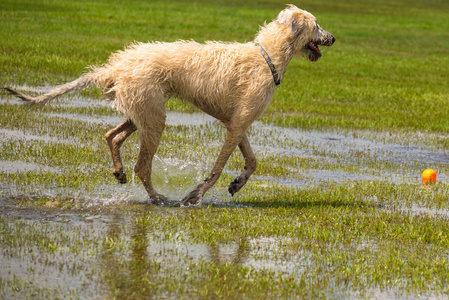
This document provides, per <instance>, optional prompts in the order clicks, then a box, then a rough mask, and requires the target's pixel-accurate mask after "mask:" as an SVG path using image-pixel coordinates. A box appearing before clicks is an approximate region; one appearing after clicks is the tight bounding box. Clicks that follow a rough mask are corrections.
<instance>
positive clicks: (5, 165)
mask: <svg viewBox="0 0 449 300" xmlns="http://www.w3.org/2000/svg"><path fill="white" fill-rule="evenodd" d="M38 171H39V172H53V173H57V172H59V169H58V168H52V167H49V166H45V165H40V164H36V163H29V162H24V161H17V160H16V161H7V160H0V172H4V173H8V174H12V173H17V172H19V173H20V172H38Z"/></svg>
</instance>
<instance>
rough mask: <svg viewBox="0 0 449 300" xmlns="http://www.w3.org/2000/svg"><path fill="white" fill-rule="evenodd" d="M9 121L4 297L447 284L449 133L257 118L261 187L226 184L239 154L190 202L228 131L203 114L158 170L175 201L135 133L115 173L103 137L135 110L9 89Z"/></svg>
mask: <svg viewBox="0 0 449 300" xmlns="http://www.w3.org/2000/svg"><path fill="white" fill-rule="evenodd" d="M22 88H23V87H22ZM0 119H1V120H2V121H0V153H1V156H0V176H1V182H0V191H1V192H0V264H1V268H0V299H24V298H31V299H61V298H63V299H104V298H106V299H113V298H118V299H123V298H127V299H142V298H207V299H210V298H226V299H229V298H254V299H262V298H279V297H281V298H298V297H299V298H301V297H305V298H336V299H343V298H348V297H349V298H355V299H359V298H360V299H363V298H370V297H374V298H378V299H380V298H400V299H403V298H404V299H426V298H432V299H439V298H441V299H443V298H446V297H448V295H449V286H448V282H449V275H448V274H449V261H448V260H449V222H448V221H449V220H448V218H449V210H448V209H449V204H448V201H447V199H448V196H449V195H448V194H449V193H448V191H447V190H448V189H447V186H448V174H449V173H448V167H449V155H448V153H447V152H446V151H445V150H444V149H442V148H443V147H442V146H439V145H442V143H441V141H443V140H445V139H446V137H445V136H440V135H437V134H425V133H421V132H393V133H384V132H376V131H373V130H365V131H361V130H359V131H351V130H340V131H337V130H335V131H317V130H310V131H309V130H299V129H294V128H283V127H277V126H272V125H270V124H266V123H262V122H256V123H255V124H254V125H253V126H252V128H251V129H250V131H249V139H250V142H251V144H252V146H253V149H254V151H255V154H256V156H257V158H258V169H257V171H256V173H255V174H254V176H253V177H252V178H251V180H250V181H249V183H248V184H247V186H245V188H244V189H243V190H242V191H240V192H239V193H238V194H237V195H235V196H234V197H231V196H230V195H229V194H228V193H227V185H228V184H229V182H230V181H231V180H232V179H233V178H234V177H235V175H237V174H239V173H240V171H241V169H242V168H243V165H244V162H243V159H242V158H241V155H240V154H239V153H238V151H236V152H235V154H234V155H233V156H232V157H231V159H230V161H229V162H228V164H227V166H226V170H225V172H224V174H223V175H222V178H221V179H220V180H219V182H218V183H217V185H216V187H214V188H213V189H212V190H211V191H210V192H209V193H208V194H207V196H205V197H204V199H202V202H201V204H200V205H199V206H198V207H195V208H181V207H178V205H176V203H177V201H178V200H179V199H181V198H182V197H183V196H184V195H185V194H186V193H188V192H189V189H191V188H192V187H194V186H195V185H196V184H197V183H198V182H200V181H202V180H203V179H204V178H205V177H206V176H207V174H208V170H210V169H211V167H212V165H213V163H214V159H215V158H216V156H217V155H218V152H219V150H220V147H221V144H222V142H223V139H224V136H225V132H224V129H223V127H222V126H221V125H220V124H218V123H217V122H216V121H215V120H214V119H213V118H211V117H209V116H206V115H205V114H203V113H199V112H195V113H191V114H187V113H180V112H169V113H168V116H167V127H166V130H165V132H164V135H163V141H162V143H161V146H160V148H159V151H158V153H157V157H155V162H154V164H155V165H154V175H153V177H154V184H155V187H156V188H157V189H158V191H160V192H161V193H163V194H165V195H167V196H169V198H170V201H169V202H168V203H166V205H164V206H154V205H151V204H149V202H148V198H147V195H146V192H145V190H144V188H143V187H142V186H141V183H140V182H139V180H138V179H137V178H136V177H135V176H134V174H133V171H132V169H133V164H134V163H135V161H136V158H137V153H138V140H137V135H136V134H134V135H133V136H131V137H130V138H129V140H127V141H126V142H125V144H124V146H123V148H122V149H123V151H122V153H123V159H124V164H125V172H126V173H127V175H128V179H129V183H128V184H126V185H119V184H118V183H116V182H115V179H114V177H113V175H112V174H111V172H110V168H111V160H110V157H109V152H108V148H107V145H106V142H105V141H104V140H103V135H104V133H105V132H106V131H107V130H108V129H110V128H112V127H113V126H115V125H117V124H118V123H119V122H121V121H122V120H123V117H121V116H118V115H117V114H116V113H114V112H113V111H112V110H111V109H110V108H109V107H108V103H107V102H105V101H97V100H93V99H87V98H83V97H73V98H70V99H66V100H64V101H60V102H58V103H55V104H54V105H52V106H51V107H48V108H45V109H44V110H42V111H32V110H27V109H23V108H22V107H21V106H19V105H18V104H17V102H15V101H11V100H6V99H2V100H1V102H0ZM426 168H433V169H434V170H436V172H437V173H438V182H437V184H436V185H435V186H434V187H433V188H426V187H424V186H423V185H422V184H421V173H422V171H423V170H424V169H426Z"/></svg>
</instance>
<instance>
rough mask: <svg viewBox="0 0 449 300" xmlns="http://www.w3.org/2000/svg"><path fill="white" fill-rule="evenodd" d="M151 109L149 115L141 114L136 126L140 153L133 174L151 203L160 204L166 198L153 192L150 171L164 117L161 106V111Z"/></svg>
mask: <svg viewBox="0 0 449 300" xmlns="http://www.w3.org/2000/svg"><path fill="white" fill-rule="evenodd" d="M152 109H153V110H152V112H151V114H146V115H145V114H142V116H143V119H141V120H140V121H141V123H140V124H139V125H138V126H137V127H138V130H139V137H140V152H139V157H138V159H137V163H136V166H135V167H134V172H135V173H136V174H137V176H138V177H139V178H140V180H142V183H143V185H144V187H145V189H146V191H147V193H148V195H149V196H150V199H151V202H152V203H154V204H161V203H162V202H163V201H165V200H166V199H167V198H166V197H165V196H163V195H161V194H158V193H157V192H156V191H155V190H154V187H153V184H152V183H151V171H152V162H153V157H154V155H155V153H156V150H157V147H158V146H159V142H160V140H161V136H162V132H163V131H164V128H165V118H166V116H165V109H164V107H163V106H162V109H155V107H152ZM136 125H137V123H136Z"/></svg>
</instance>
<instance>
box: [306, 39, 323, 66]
mask: <svg viewBox="0 0 449 300" xmlns="http://www.w3.org/2000/svg"><path fill="white" fill-rule="evenodd" d="M306 49H307V50H309V55H308V57H309V60H310V61H317V60H318V59H319V58H320V57H321V56H322V55H323V53H322V52H321V50H320V48H319V47H318V43H317V42H309V43H308V44H307V46H306Z"/></svg>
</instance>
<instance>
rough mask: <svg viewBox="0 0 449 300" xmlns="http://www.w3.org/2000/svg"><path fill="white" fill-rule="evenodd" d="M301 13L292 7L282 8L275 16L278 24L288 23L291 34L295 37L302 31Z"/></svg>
mask: <svg viewBox="0 0 449 300" xmlns="http://www.w3.org/2000/svg"><path fill="white" fill-rule="evenodd" d="M301 17H302V14H301V12H299V11H294V10H292V9H284V10H283V11H281V12H280V13H279V15H278V17H277V18H276V21H277V22H278V23H280V24H287V25H290V26H291V28H292V32H293V35H294V36H295V37H297V36H299V35H300V34H301V32H302V31H303V29H304V28H303V26H304V22H303V21H302V20H301Z"/></svg>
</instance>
